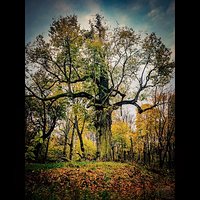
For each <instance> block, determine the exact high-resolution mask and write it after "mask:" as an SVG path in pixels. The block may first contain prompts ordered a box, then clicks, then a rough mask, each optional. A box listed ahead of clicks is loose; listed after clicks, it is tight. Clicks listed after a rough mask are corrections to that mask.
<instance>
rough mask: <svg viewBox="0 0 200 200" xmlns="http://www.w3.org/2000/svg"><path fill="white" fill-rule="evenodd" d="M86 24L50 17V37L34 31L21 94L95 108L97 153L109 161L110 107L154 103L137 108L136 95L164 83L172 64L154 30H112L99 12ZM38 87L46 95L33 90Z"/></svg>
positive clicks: (65, 18)
mask: <svg viewBox="0 0 200 200" xmlns="http://www.w3.org/2000/svg"><path fill="white" fill-rule="evenodd" d="M89 25H90V29H89V30H84V29H82V28H81V26H80V25H79V23H78V20H77V17H76V16H75V15H73V16H71V15H70V16H66V17H60V18H59V19H54V20H53V22H52V24H51V26H50V29H49V39H45V38H44V37H43V36H42V35H39V36H37V38H36V39H35V41H34V42H32V43H28V44H27V45H26V47H25V58H26V74H27V78H26V98H36V99H38V100H40V101H42V102H51V103H54V102H56V101H59V100H60V99H69V100H70V101H74V100H75V99H79V98H81V99H84V102H86V105H87V109H88V110H89V109H90V110H93V112H94V113H95V115H94V116H95V117H94V118H93V123H94V126H95V129H96V147H97V151H96V158H97V160H99V159H105V160H111V159H112V157H111V155H112V154H111V136H112V134H111V124H112V118H111V114H112V112H113V111H114V110H116V109H118V108H120V107H121V106H122V105H125V104H126V105H127V104H131V105H134V106H136V107H137V109H138V112H139V113H142V112H144V111H145V110H149V109H151V108H152V107H155V106H157V105H158V104H159V102H154V104H153V105H151V106H150V107H148V108H145V109H142V107H141V102H140V100H141V99H142V98H141V97H142V96H144V93H146V94H147V93H148V94H150V91H153V90H154V89H155V88H157V87H159V86H161V87H162V86H164V85H165V84H167V83H168V82H169V81H170V79H171V77H172V72H173V69H174V67H175V64H174V62H173V61H171V58H170V56H171V51H170V50H169V49H168V48H167V47H166V46H165V45H164V44H163V42H162V41H161V38H158V37H157V36H156V34H155V33H151V34H146V35H145V36H142V35H140V34H138V33H136V32H135V31H134V30H133V29H132V28H129V27H117V28H114V29H112V30H111V28H109V27H108V26H107V25H106V24H105V22H104V19H103V17H102V16H100V15H98V14H97V15H96V16H95V18H94V19H93V20H91V21H89ZM35 73H42V74H43V77H45V81H43V82H42V81H40V82H39V81H38V83H37V84H32V82H33V80H32V77H34V74H35ZM44 85H45V87H44ZM41 88H42V90H43V94H44V93H45V95H41V92H38V90H41ZM55 91H56V92H55Z"/></svg>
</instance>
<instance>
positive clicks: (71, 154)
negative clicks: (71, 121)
mask: <svg viewBox="0 0 200 200" xmlns="http://www.w3.org/2000/svg"><path fill="white" fill-rule="evenodd" d="M74 136H75V126H73V129H72V137H71V143H70V145H69V146H70V148H69V159H70V160H72V159H73V150H74Z"/></svg>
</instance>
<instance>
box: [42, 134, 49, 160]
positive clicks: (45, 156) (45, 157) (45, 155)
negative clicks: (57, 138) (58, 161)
mask: <svg viewBox="0 0 200 200" xmlns="http://www.w3.org/2000/svg"><path fill="white" fill-rule="evenodd" d="M50 138H51V136H49V137H48V139H47V144H46V149H45V154H44V159H43V162H44V163H45V162H46V160H47V155H48V150H49V141H50Z"/></svg>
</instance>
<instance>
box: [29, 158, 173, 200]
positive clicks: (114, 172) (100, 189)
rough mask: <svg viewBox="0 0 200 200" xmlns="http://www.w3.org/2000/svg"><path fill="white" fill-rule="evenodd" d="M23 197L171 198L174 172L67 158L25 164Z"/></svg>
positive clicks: (87, 199) (92, 199)
mask: <svg viewBox="0 0 200 200" xmlns="http://www.w3.org/2000/svg"><path fill="white" fill-rule="evenodd" d="M25 199H34V200H37V199H38V200H46V199H48V200H132V199H134V200H139V199H147V200H151V199H154V200H160V199H165V200H169V199H171V200H172V199H175V174H174V173H172V172H169V171H166V170H162V171H161V170H159V171H151V170H150V169H147V168H146V167H144V166H140V165H138V164H136V163H132V164H130V163H117V162H67V163H54V164H53V163H52V164H28V165H26V172H25Z"/></svg>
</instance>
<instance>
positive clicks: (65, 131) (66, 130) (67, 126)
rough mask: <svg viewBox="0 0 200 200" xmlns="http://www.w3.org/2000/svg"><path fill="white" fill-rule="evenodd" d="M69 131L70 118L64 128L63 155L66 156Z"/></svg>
mask: <svg viewBox="0 0 200 200" xmlns="http://www.w3.org/2000/svg"><path fill="white" fill-rule="evenodd" d="M69 131H70V122H69V119H66V126H65V129H64V134H65V135H64V137H65V138H64V147H63V156H64V157H66V156H67V140H68V135H69Z"/></svg>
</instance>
